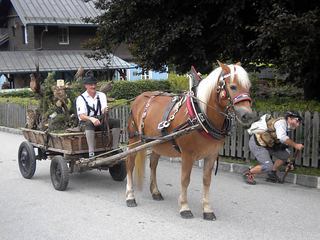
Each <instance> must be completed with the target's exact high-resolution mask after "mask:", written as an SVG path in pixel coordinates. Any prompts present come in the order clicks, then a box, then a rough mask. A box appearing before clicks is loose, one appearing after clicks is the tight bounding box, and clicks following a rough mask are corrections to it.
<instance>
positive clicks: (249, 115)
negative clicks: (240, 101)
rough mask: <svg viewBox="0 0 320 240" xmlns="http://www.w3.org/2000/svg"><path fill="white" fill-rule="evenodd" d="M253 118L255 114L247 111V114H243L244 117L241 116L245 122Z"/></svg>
mask: <svg viewBox="0 0 320 240" xmlns="http://www.w3.org/2000/svg"><path fill="white" fill-rule="evenodd" d="M252 119H253V114H250V113H245V114H243V115H242V117H241V120H242V121H243V122H249V121H250V120H252Z"/></svg>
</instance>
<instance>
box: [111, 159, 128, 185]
mask: <svg viewBox="0 0 320 240" xmlns="http://www.w3.org/2000/svg"><path fill="white" fill-rule="evenodd" d="M109 172H110V175H111V177H112V179H113V180H115V181H123V180H124V179H125V178H126V176H127V170H126V161H121V162H120V163H118V164H116V165H114V166H112V167H110V168H109Z"/></svg>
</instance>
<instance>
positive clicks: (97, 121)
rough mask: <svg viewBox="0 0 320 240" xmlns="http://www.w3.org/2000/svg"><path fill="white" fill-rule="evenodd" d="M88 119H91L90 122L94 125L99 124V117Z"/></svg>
mask: <svg viewBox="0 0 320 240" xmlns="http://www.w3.org/2000/svg"><path fill="white" fill-rule="evenodd" d="M90 121H91V122H92V123H93V125H94V126H96V127H97V126H99V125H101V123H100V121H99V119H97V118H94V117H90Z"/></svg>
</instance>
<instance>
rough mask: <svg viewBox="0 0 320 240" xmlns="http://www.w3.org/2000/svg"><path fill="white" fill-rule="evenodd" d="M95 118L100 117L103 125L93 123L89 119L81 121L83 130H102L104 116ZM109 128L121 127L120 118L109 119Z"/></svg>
mask: <svg viewBox="0 0 320 240" xmlns="http://www.w3.org/2000/svg"><path fill="white" fill-rule="evenodd" d="M94 117H95V118H98V119H99V120H100V122H101V125H99V126H94V125H93V123H92V122H91V121H90V120H89V121H80V125H79V126H80V129H81V131H85V130H94V131H102V130H104V129H103V123H102V116H94ZM108 123H109V128H110V129H111V128H120V120H119V119H112V118H109V119H108Z"/></svg>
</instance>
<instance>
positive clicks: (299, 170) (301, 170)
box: [219, 157, 320, 177]
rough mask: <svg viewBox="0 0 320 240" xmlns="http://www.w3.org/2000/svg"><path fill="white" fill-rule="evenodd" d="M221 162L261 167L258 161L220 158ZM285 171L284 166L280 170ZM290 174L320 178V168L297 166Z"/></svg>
mask: <svg viewBox="0 0 320 240" xmlns="http://www.w3.org/2000/svg"><path fill="white" fill-rule="evenodd" d="M219 161H222V162H228V163H238V164H246V165H251V166H256V165H259V162H258V161H244V160H241V159H239V158H229V157H219ZM284 170H285V166H283V167H282V168H281V169H280V171H284ZM290 172H291V173H295V174H303V175H310V176H317V177H320V169H318V168H308V167H301V166H295V170H294V171H290Z"/></svg>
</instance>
